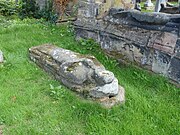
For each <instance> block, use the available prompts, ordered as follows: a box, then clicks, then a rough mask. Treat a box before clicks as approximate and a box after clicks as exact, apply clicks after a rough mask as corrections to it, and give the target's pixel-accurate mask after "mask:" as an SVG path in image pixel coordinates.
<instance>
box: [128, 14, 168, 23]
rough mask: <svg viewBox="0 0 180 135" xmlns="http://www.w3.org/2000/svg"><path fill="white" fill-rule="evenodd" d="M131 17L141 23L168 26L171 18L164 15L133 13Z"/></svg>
mask: <svg viewBox="0 0 180 135" xmlns="http://www.w3.org/2000/svg"><path fill="white" fill-rule="evenodd" d="M131 16H132V17H133V18H134V19H136V20H137V21H139V22H146V23H150V24H166V23H167V22H168V21H169V20H170V18H169V17H168V16H167V15H166V14H163V13H156V12H154V13H142V12H131Z"/></svg>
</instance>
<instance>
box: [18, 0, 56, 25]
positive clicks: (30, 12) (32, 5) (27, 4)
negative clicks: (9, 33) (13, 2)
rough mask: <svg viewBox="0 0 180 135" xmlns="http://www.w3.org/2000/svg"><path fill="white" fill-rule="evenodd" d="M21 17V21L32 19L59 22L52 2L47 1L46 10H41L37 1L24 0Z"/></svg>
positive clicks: (50, 0)
mask: <svg viewBox="0 0 180 135" xmlns="http://www.w3.org/2000/svg"><path fill="white" fill-rule="evenodd" d="M20 5H21V6H20V12H19V16H20V18H21V19H24V18H27V17H30V18H36V19H40V18H44V19H45V20H47V21H51V22H55V21H56V20H57V15H56V14H55V12H54V10H53V2H52V0H47V1H46V4H45V8H44V9H42V10H40V8H39V6H38V5H37V3H36V0H22V1H21V4H20Z"/></svg>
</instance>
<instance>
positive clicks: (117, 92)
mask: <svg viewBox="0 0 180 135" xmlns="http://www.w3.org/2000/svg"><path fill="white" fill-rule="evenodd" d="M29 55H30V59H31V60H32V61H34V62H35V63H36V64H37V65H39V66H40V67H41V68H43V69H44V70H45V71H47V72H48V73H50V74H52V75H53V76H54V77H55V78H56V79H57V80H59V81H60V82H62V83H63V84H64V85H65V86H67V87H69V88H70V89H72V90H74V91H75V92H77V93H79V94H80V95H83V96H84V97H86V98H90V99H92V100H96V101H98V102H100V103H101V104H103V105H105V106H107V107H111V106H113V105H115V104H117V103H122V102H124V100H125V97H124V89H123V87H121V86H119V84H118V80H117V78H115V76H114V74H113V73H112V72H110V71H107V70H106V69H105V67H104V66H103V65H102V64H101V63H99V62H98V61H97V60H96V58H95V57H93V56H85V55H81V54H79V53H75V52H72V51H69V50H66V49H62V48H58V47H56V46H53V45H48V44H46V45H41V46H36V47H32V48H30V49H29Z"/></svg>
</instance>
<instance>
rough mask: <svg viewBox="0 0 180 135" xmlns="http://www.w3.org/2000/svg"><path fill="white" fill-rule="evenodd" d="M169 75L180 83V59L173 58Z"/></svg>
mask: <svg viewBox="0 0 180 135" xmlns="http://www.w3.org/2000/svg"><path fill="white" fill-rule="evenodd" d="M168 76H169V77H170V78H171V79H172V80H174V81H176V82H177V83H179V84H180V59H179V58H175V57H174V58H173V59H172V60H171V64H170V67H169V70H168Z"/></svg>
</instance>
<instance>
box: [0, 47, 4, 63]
mask: <svg viewBox="0 0 180 135" xmlns="http://www.w3.org/2000/svg"><path fill="white" fill-rule="evenodd" d="M3 61H4V58H3V52H2V51H1V50H0V63H3Z"/></svg>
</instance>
